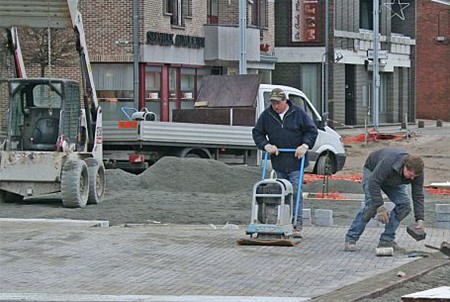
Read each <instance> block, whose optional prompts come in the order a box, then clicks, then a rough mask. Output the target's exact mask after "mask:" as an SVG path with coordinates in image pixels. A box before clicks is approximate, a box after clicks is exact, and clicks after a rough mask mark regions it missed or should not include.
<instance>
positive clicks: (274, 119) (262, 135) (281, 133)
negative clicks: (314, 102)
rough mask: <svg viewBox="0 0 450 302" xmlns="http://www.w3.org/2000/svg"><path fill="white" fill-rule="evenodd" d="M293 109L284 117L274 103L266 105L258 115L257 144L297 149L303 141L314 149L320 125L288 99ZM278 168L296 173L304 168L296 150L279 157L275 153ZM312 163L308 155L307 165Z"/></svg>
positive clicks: (254, 136)
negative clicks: (295, 153)
mask: <svg viewBox="0 0 450 302" xmlns="http://www.w3.org/2000/svg"><path fill="white" fill-rule="evenodd" d="M287 102H288V105H289V110H288V111H287V112H286V114H285V115H284V118H283V120H281V119H280V116H279V115H278V113H276V112H275V111H274V110H273V109H272V106H270V107H268V108H266V109H265V110H264V111H263V113H261V115H260V116H259V118H258V121H257V122H256V126H255V127H254V128H253V131H252V135H253V140H254V141H255V144H256V146H257V147H258V148H259V149H261V150H264V146H265V145H267V144H272V145H275V146H277V148H286V149H296V148H297V147H298V146H301V145H302V144H307V145H308V146H309V148H310V149H311V148H312V147H313V146H314V143H315V142H316V138H317V135H318V131H317V127H316V125H315V124H314V122H313V121H312V119H311V118H310V117H309V116H308V115H307V114H306V112H305V111H304V110H303V109H301V108H300V107H298V106H295V105H294V104H293V103H292V102H291V101H289V100H288V101H287ZM271 161H272V167H273V169H274V170H276V171H277V170H278V171H283V172H292V171H295V170H298V169H299V167H300V160H298V159H297V158H296V157H295V156H294V154H293V153H290V152H289V153H287V152H281V153H280V154H279V155H278V156H275V155H272V156H271ZM307 165H308V157H306V159H305V167H306V166H307Z"/></svg>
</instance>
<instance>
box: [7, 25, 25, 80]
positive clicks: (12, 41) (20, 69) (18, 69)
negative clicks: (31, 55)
mask: <svg viewBox="0 0 450 302" xmlns="http://www.w3.org/2000/svg"><path fill="white" fill-rule="evenodd" d="M6 35H7V38H8V49H9V51H10V52H11V55H12V56H13V58H14V73H15V77H16V78H19V79H25V78H27V72H26V71H25V64H24V62H23V57H22V50H21V48H20V43H19V36H18V35H17V28H15V27H11V28H6Z"/></svg>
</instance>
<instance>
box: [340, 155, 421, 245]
mask: <svg viewBox="0 0 450 302" xmlns="http://www.w3.org/2000/svg"><path fill="white" fill-rule="evenodd" d="M423 168H424V163H423V160H422V158H420V157H419V156H415V155H410V154H408V153H407V152H406V151H405V150H402V149H398V148H392V147H388V148H383V149H380V150H377V151H374V152H372V153H371V154H370V155H369V156H368V158H367V160H366V163H365V164H364V169H363V179H362V186H363V190H364V194H365V197H364V202H365V206H364V208H361V209H359V211H358V212H357V213H356V217H355V219H354V220H353V223H352V225H351V226H350V229H349V230H348V232H347V235H346V236H345V250H346V251H348V252H353V251H356V250H357V248H356V242H357V241H358V239H359V237H360V236H361V235H362V233H363V232H364V229H365V228H366V225H367V223H368V222H369V221H370V219H372V218H373V217H375V216H377V219H378V221H380V222H381V223H384V224H385V225H386V226H385V229H384V232H383V233H382V234H381V237H380V242H379V244H378V247H393V248H394V250H397V251H398V250H401V248H400V247H399V246H398V244H397V243H396V242H395V232H396V231H397V228H398V226H399V225H400V222H401V221H402V220H403V219H405V218H406V216H408V214H409V213H410V212H411V199H410V197H409V196H408V194H407V191H406V188H407V185H408V184H410V185H411V192H412V201H413V208H414V217H415V220H416V222H417V225H416V228H418V229H425V226H424V223H423V220H424V208H425V205H424V194H423V181H424V173H423ZM382 191H383V192H384V193H385V194H386V195H387V196H388V197H389V199H390V200H391V201H392V202H393V203H394V204H395V207H394V209H393V210H392V211H391V212H390V213H389V212H388V210H387V209H386V208H385V207H384V202H383V197H382V195H381V194H382V193H381V192H382Z"/></svg>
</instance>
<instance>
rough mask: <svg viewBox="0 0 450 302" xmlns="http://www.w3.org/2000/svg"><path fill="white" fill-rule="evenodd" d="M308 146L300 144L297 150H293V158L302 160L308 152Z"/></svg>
mask: <svg viewBox="0 0 450 302" xmlns="http://www.w3.org/2000/svg"><path fill="white" fill-rule="evenodd" d="M308 149H309V147H308V145H307V144H302V145H301V146H299V147H297V149H295V157H297V158H298V159H300V158H302V156H303V155H305V154H306V152H308Z"/></svg>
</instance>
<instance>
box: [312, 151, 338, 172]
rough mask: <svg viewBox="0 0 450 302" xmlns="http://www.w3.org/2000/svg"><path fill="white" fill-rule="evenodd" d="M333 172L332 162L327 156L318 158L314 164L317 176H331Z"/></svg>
mask: <svg viewBox="0 0 450 302" xmlns="http://www.w3.org/2000/svg"><path fill="white" fill-rule="evenodd" d="M335 170H336V169H335V168H334V167H333V160H332V159H331V158H330V157H329V156H328V155H327V154H324V155H321V156H319V158H318V159H317V164H316V173H317V174H318V175H331V174H333V171H335Z"/></svg>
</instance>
